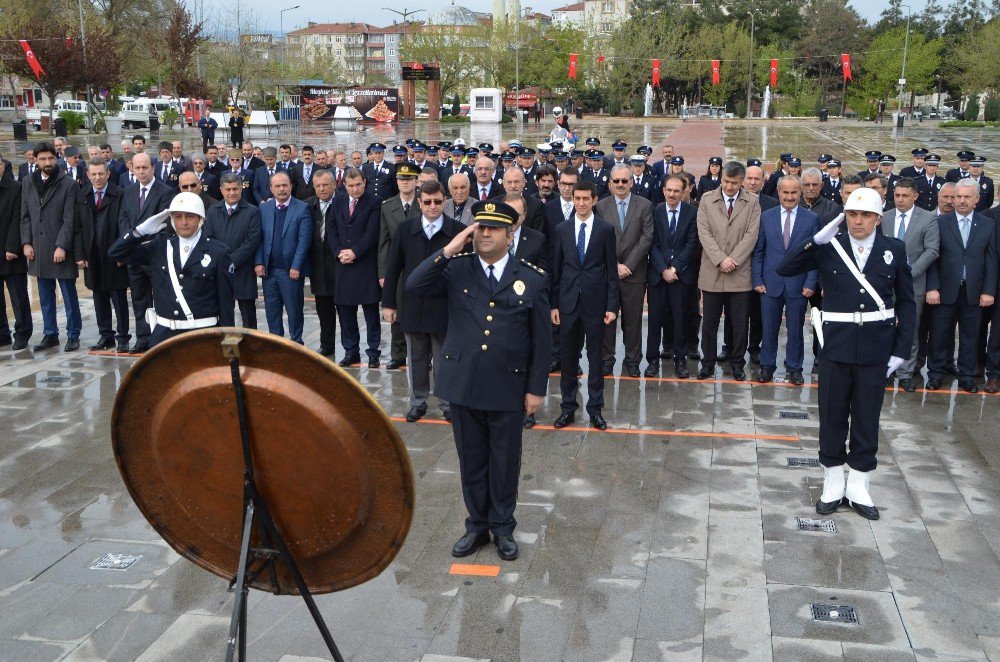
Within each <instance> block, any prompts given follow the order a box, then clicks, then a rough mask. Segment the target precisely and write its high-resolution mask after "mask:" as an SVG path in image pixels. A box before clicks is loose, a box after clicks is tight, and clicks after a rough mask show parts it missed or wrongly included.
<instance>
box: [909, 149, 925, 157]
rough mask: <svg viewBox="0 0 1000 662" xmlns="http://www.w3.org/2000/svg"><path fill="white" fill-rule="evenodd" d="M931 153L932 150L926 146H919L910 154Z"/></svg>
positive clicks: (921, 154) (923, 154)
mask: <svg viewBox="0 0 1000 662" xmlns="http://www.w3.org/2000/svg"><path fill="white" fill-rule="evenodd" d="M929 153H930V150H929V149H927V148H926V147H917V148H916V149H911V150H910V154H913V156H927V155H928V154H929Z"/></svg>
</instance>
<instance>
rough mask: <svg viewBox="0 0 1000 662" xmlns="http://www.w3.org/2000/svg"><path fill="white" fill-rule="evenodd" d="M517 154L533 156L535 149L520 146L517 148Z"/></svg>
mask: <svg viewBox="0 0 1000 662" xmlns="http://www.w3.org/2000/svg"><path fill="white" fill-rule="evenodd" d="M517 155H518V156H534V155H535V150H533V149H531V148H530V147H522V148H521V149H519V150H517Z"/></svg>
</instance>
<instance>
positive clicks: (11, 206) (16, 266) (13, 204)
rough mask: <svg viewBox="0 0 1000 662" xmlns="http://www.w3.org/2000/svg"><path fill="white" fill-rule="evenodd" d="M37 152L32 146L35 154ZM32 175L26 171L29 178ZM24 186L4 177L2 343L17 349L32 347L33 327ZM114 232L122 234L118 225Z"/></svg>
mask: <svg viewBox="0 0 1000 662" xmlns="http://www.w3.org/2000/svg"><path fill="white" fill-rule="evenodd" d="M34 154H35V152H34V150H32V151H31V155H32V158H34ZM5 167H6V166H0V168H5ZM30 176H31V175H26V176H25V181H28V180H27V177H30ZM22 186H23V183H22V182H20V181H18V182H14V181H13V180H12V179H10V178H4V177H0V250H3V252H4V259H3V260H2V261H0V346H5V345H10V346H11V349H12V350H15V351H20V350H22V349H26V348H27V347H28V340H29V339H30V338H31V332H32V330H33V326H32V321H31V302H30V301H29V300H28V261H27V260H26V259H25V257H24V252H23V251H24V248H23V244H22V242H21V190H22ZM114 233H115V234H116V235H117V234H118V232H117V229H116V230H115V231H114ZM5 284H6V287H7V294H9V295H10V307H11V310H13V312H14V333H13V336H12V335H11V330H10V323H9V322H8V320H7V305H6V303H5V302H4V300H3V299H4V296H3V287H4V285H5Z"/></svg>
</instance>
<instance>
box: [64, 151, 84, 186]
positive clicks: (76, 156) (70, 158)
mask: <svg viewBox="0 0 1000 662" xmlns="http://www.w3.org/2000/svg"><path fill="white" fill-rule="evenodd" d="M63 159H64V160H65V161H66V165H65V166H63V172H65V173H66V175H67V176H68V177H69V178H70V179H72V180H73V181H75V182H76V183H77V185H78V186H79V187H80V188H83V187H84V186H86V185H87V166H86V164H85V163H84V162H83V159H82V158H81V157H80V150H79V149H77V148H76V147H73V146H72V145H70V146H68V147H67V148H66V149H64V150H63Z"/></svg>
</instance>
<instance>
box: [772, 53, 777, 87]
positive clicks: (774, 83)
mask: <svg viewBox="0 0 1000 662" xmlns="http://www.w3.org/2000/svg"><path fill="white" fill-rule="evenodd" d="M776 87H778V61H777V60H771V89H772V90H773V89H775V88H776Z"/></svg>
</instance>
